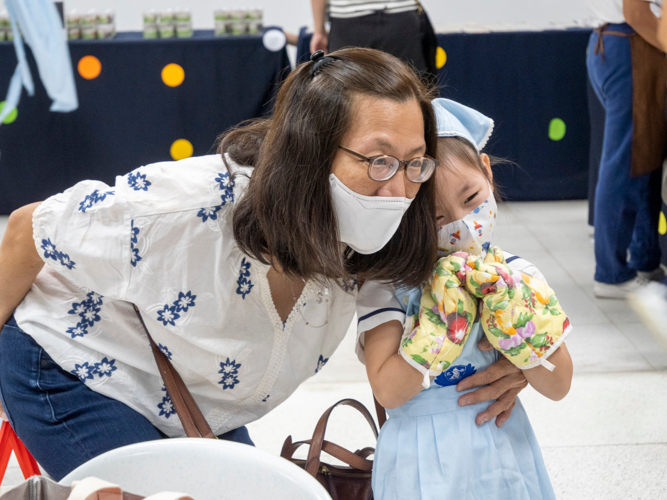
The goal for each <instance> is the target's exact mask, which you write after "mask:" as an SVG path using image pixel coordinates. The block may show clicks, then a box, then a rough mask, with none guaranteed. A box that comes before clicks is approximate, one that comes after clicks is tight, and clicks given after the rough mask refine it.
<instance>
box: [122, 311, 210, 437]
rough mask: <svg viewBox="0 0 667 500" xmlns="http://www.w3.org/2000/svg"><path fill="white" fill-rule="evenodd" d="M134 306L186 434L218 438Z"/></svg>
mask: <svg viewBox="0 0 667 500" xmlns="http://www.w3.org/2000/svg"><path fill="white" fill-rule="evenodd" d="M132 307H134V311H135V312H136V313H137V317H138V318H139V321H140V322H141V326H143V327H144V331H145V332H146V336H147V337H148V340H149V342H150V344H151V350H152V351H153V357H154V358H155V362H156V363H157V366H158V369H159V371H160V376H161V377H162V381H163V382H164V386H165V388H166V389H167V394H169V397H170V398H171V402H172V403H173V404H174V408H175V409H176V414H177V415H178V418H179V419H180V420H181V424H182V425H183V429H184V430H185V435H186V436H188V437H196V438H198V437H202V438H208V439H217V437H216V436H215V434H213V431H212V430H211V427H210V426H209V425H208V422H207V421H206V418H205V417H204V415H203V413H202V412H201V410H200V409H199V406H198V405H197V402H196V401H195V400H194V398H193V397H192V394H190V391H189V390H188V388H187V386H186V385H185V382H183V379H182V378H181V376H180V375H179V374H178V372H177V371H176V368H174V365H172V364H171V361H169V358H167V356H165V355H164V353H163V352H162V351H161V350H160V348H159V347H158V346H157V345H156V344H155V341H154V340H153V337H151V334H150V333H149V332H148V327H146V323H144V318H142V317H141V312H140V311H139V308H138V307H137V306H136V305H134V304H132Z"/></svg>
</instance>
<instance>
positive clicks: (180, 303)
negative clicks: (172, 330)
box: [157, 290, 197, 359]
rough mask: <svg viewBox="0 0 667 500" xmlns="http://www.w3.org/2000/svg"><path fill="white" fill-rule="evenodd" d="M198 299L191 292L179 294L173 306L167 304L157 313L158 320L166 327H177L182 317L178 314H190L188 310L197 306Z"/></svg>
mask: <svg viewBox="0 0 667 500" xmlns="http://www.w3.org/2000/svg"><path fill="white" fill-rule="evenodd" d="M196 298H197V296H196V295H193V294H192V292H191V291H189V290H188V291H187V292H186V293H183V292H178V298H177V299H176V300H175V301H173V302H172V303H171V305H169V304H165V305H164V307H163V308H162V309H161V310H160V311H158V312H157V320H158V321H162V324H163V325H164V326H167V325H171V326H176V323H174V322H175V321H176V320H177V319H178V318H180V317H181V315H180V314H178V313H179V312H188V309H190V308H191V307H194V306H195V299H196ZM170 359H171V358H170Z"/></svg>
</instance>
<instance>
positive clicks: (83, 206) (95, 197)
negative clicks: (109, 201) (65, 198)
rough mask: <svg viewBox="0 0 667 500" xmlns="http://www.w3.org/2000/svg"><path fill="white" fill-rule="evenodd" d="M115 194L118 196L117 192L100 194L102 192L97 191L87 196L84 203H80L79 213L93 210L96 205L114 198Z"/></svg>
mask: <svg viewBox="0 0 667 500" xmlns="http://www.w3.org/2000/svg"><path fill="white" fill-rule="evenodd" d="M115 194H116V192H115V191H106V192H104V193H100V190H99V189H96V190H95V191H93V192H92V193H90V194H89V195H86V197H85V198H84V199H83V201H82V202H81V203H79V212H83V213H86V210H88V209H89V208H91V207H92V206H93V205H95V204H96V203H99V202H101V201H104V200H105V199H106V197H107V196H113V195H115Z"/></svg>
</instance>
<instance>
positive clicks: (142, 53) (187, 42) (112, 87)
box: [0, 31, 289, 214]
mask: <svg viewBox="0 0 667 500" xmlns="http://www.w3.org/2000/svg"><path fill="white" fill-rule="evenodd" d="M70 52H71V56H72V63H73V67H74V72H75V78H76V85H77V92H78V96H79V109H78V110H76V111H74V112H72V113H65V114H63V113H51V112H49V106H50V101H49V99H48V96H47V95H46V92H45V91H44V88H43V87H42V85H41V83H40V82H39V78H38V76H37V75H38V73H37V70H36V66H35V64H34V61H33V60H32V56H31V55H30V54H29V59H30V65H31V69H32V74H33V76H34V77H35V80H36V87H37V88H36V95H35V96H34V97H29V96H27V94H25V92H24V95H23V97H22V99H21V103H20V104H19V106H18V117H17V119H16V120H15V121H14V122H13V123H11V124H7V125H2V126H0V213H2V214H7V213H9V212H11V211H12V210H14V209H16V208H18V207H20V206H22V205H25V204H27V203H30V202H33V201H39V200H43V199H45V198H46V197H48V196H50V195H52V194H55V193H58V192H60V191H63V190H65V189H67V188H68V187H70V186H71V185H73V184H75V183H76V182H78V181H80V180H83V179H99V180H103V181H105V182H107V183H113V182H114V177H115V176H116V175H122V174H124V173H126V172H129V171H130V170H133V169H135V168H137V167H139V166H141V165H145V164H147V163H152V162H156V161H162V160H171V156H170V147H171V145H172V143H173V142H174V141H176V140H178V139H186V140H188V141H190V142H191V143H192V145H193V147H194V155H204V154H209V153H213V152H214V151H215V148H214V144H215V141H216V137H217V136H218V135H219V134H220V133H222V132H224V131H225V130H227V129H228V128H230V127H232V126H234V125H237V124H238V123H239V122H241V121H243V120H247V119H250V118H254V117H258V116H262V115H264V114H266V113H269V112H270V110H271V108H272V99H273V97H274V95H275V91H276V90H277V88H278V87H279V85H280V83H281V82H282V80H283V79H284V78H285V76H286V75H287V74H288V73H289V60H288V58H287V53H286V51H285V50H284V49H283V50H282V51H279V52H271V51H269V50H267V49H266V48H264V45H263V43H262V40H261V37H259V36H246V37H235V38H215V37H214V36H213V33H212V32H199V31H198V32H195V37H194V38H191V39H173V40H143V39H142V37H141V34H140V33H120V34H119V35H118V37H117V38H116V39H114V40H108V41H107V40H105V41H75V42H70ZM88 55H92V56H94V57H96V58H98V59H99V61H100V62H101V64H102V71H101V73H100V75H99V76H98V77H97V78H94V79H92V80H86V79H84V78H82V77H81V76H80V75H79V74H78V72H77V69H76V68H77V64H78V62H79V60H80V59H81V58H82V57H84V56H88ZM171 63H175V64H178V65H180V66H181V67H182V68H183V70H184V72H185V79H184V80H183V83H182V84H181V85H179V86H176V87H169V86H167V85H165V83H163V81H162V77H161V73H162V69H163V68H164V67H165V66H166V65H168V64H171ZM15 66H16V56H15V54H14V48H13V45H12V44H11V43H0V93H3V92H5V91H6V89H7V87H8V84H9V79H10V78H11V75H12V74H13V72H14V68H15Z"/></svg>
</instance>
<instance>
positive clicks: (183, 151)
mask: <svg viewBox="0 0 667 500" xmlns="http://www.w3.org/2000/svg"><path fill="white" fill-rule="evenodd" d="M193 152H194V148H193V147H192V143H191V142H190V141H188V140H187V139H178V140H176V141H174V143H173V144H172V145H171V148H170V149H169V153H170V154H171V157H172V158H173V159H174V160H182V159H183V158H190V157H191V156H192V153H193Z"/></svg>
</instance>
